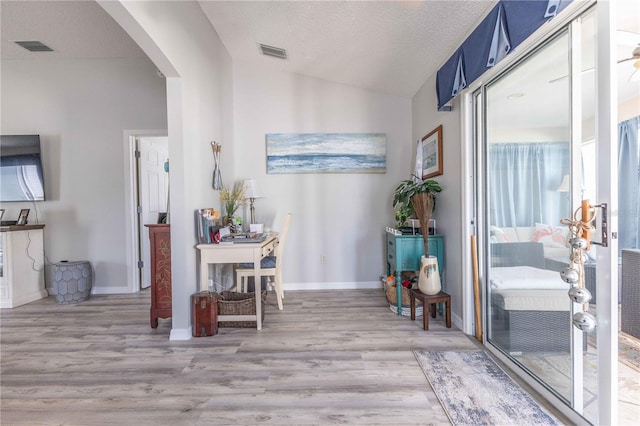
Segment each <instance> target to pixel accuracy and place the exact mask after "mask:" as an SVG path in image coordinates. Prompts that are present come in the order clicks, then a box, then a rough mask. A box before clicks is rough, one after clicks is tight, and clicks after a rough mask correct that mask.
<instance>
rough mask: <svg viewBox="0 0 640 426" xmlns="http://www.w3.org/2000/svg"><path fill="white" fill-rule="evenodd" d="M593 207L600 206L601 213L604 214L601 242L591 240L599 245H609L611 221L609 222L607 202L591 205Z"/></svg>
mask: <svg viewBox="0 0 640 426" xmlns="http://www.w3.org/2000/svg"><path fill="white" fill-rule="evenodd" d="M591 207H593V208H598V209H600V212H601V213H600V215H601V216H602V221H601V227H600V230H601V233H600V234H601V235H600V240H601V242H596V241H589V242H590V243H591V244H595V245H598V246H602V247H609V226H608V224H609V222H608V217H607V203H601V204H596V205H595V206H591Z"/></svg>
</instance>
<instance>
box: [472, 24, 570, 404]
mask: <svg viewBox="0 0 640 426" xmlns="http://www.w3.org/2000/svg"><path fill="white" fill-rule="evenodd" d="M569 51H570V36H569V31H568V30H565V31H563V32H561V33H560V34H558V35H557V36H555V37H554V38H553V39H552V40H550V41H549V42H547V43H546V44H544V45H543V46H541V47H539V48H538V49H537V50H536V51H534V52H532V53H531V54H530V55H529V56H528V57H527V58H525V59H523V60H522V61H520V62H519V63H518V64H516V65H515V66H513V67H512V68H511V69H509V70H508V71H507V72H505V73H503V74H502V75H501V76H499V77H498V78H496V79H495V80H493V81H492V82H490V83H489V84H487V85H486V86H485V88H484V97H485V100H486V108H485V128H486V132H485V138H486V139H485V143H484V144H483V150H484V157H485V170H486V198H485V204H486V205H485V217H486V223H485V229H486V231H487V232H486V234H485V235H486V239H485V248H486V249H485V252H486V253H488V256H487V263H486V276H487V280H486V283H487V284H488V285H487V289H486V294H487V340H488V341H489V343H490V344H491V345H493V346H494V347H496V348H497V349H499V350H500V351H501V352H503V353H504V354H505V355H507V356H508V357H510V358H511V359H512V360H513V361H514V362H516V363H517V364H518V365H519V366H521V367H522V368H523V369H525V370H526V371H527V372H529V373H530V374H532V375H535V376H536V377H538V378H539V379H540V380H541V381H542V382H544V383H545V385H546V386H548V387H549V388H550V389H551V390H552V391H553V392H555V393H556V394H557V395H559V396H560V397H561V398H563V399H564V400H565V401H567V402H569V401H571V399H572V393H573V386H572V379H573V378H574V372H573V371H572V369H570V368H567V367H568V366H570V365H571V354H572V343H571V342H572V332H573V330H572V325H571V317H572V303H571V301H570V300H569V297H568V296H567V292H568V290H569V284H567V283H566V282H564V281H563V280H562V279H561V277H560V273H559V272H560V271H561V270H562V269H563V268H564V267H566V266H567V265H568V263H569V258H570V253H571V251H570V249H569V247H568V246H567V240H568V228H567V227H566V226H564V225H562V224H561V219H563V218H568V217H570V216H571V199H570V189H571V188H570V185H569V184H570V177H571V174H572V172H571V170H572V168H571V152H572V150H571V109H570V107H569V105H570V102H571V92H570V88H569V82H570V78H569V72H570V61H569V59H570V55H569ZM577 337H578V338H580V336H579V335H578V336H577Z"/></svg>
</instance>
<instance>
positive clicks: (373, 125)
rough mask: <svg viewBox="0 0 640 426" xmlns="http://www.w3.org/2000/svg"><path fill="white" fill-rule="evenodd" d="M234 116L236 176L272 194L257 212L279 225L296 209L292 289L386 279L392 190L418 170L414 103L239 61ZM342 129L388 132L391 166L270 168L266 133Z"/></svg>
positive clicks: (288, 277)
mask: <svg viewBox="0 0 640 426" xmlns="http://www.w3.org/2000/svg"><path fill="white" fill-rule="evenodd" d="M234 118H235V121H234V128H235V132H234V133H235V149H236V153H237V155H236V157H235V171H236V177H237V179H246V178H254V179H255V180H256V181H257V183H258V185H259V186H260V188H261V189H262V191H263V192H264V195H265V198H261V199H258V200H257V201H256V204H255V206H256V220H257V221H258V222H263V223H265V225H266V226H268V227H271V228H272V229H275V230H279V229H280V228H281V226H282V222H283V221H284V217H285V214H286V213H287V212H291V213H293V214H294V217H293V221H292V225H291V226H292V228H291V231H290V234H289V237H288V238H289V239H288V240H287V246H286V247H285V268H284V276H283V281H284V286H285V289H287V288H289V289H291V288H306V289H309V288H354V287H371V286H379V285H380V284H379V277H380V275H382V274H386V266H385V265H386V263H385V261H384V243H383V237H384V228H385V226H390V225H394V215H393V209H392V208H391V200H392V194H393V191H394V189H395V187H396V186H397V185H398V184H399V183H400V181H401V180H403V179H408V178H409V174H410V172H411V170H412V150H413V142H412V137H411V101H410V100H409V99H406V98H401V97H397V96H391V95H386V94H382V93H375V92H371V91H367V90H363V89H358V88H354V87H350V86H345V85H342V84H336V83H332V82H328V81H324V80H319V79H315V78H310V77H305V76H301V75H298V74H292V73H284V72H280V71H267V70H264V69H255V68H254V67H250V66H245V65H243V64H239V63H235V64H234ZM338 132H345V133H353V132H363V133H378V132H380V133H386V135H387V172H386V173H385V174H267V173H266V144H265V134H266V133H338ZM323 255H324V256H326V264H322V263H321V256H323ZM381 295H382V293H381Z"/></svg>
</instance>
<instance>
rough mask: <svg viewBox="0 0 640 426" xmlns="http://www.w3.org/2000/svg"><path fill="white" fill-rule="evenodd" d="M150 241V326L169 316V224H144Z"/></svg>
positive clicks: (155, 326) (153, 326)
mask: <svg viewBox="0 0 640 426" xmlns="http://www.w3.org/2000/svg"><path fill="white" fill-rule="evenodd" d="M145 227H147V228H148V229H149V240H150V242H151V250H150V251H151V311H150V316H151V318H150V319H151V328H157V327H158V318H171V232H170V231H171V228H170V225H166V224H159V225H145Z"/></svg>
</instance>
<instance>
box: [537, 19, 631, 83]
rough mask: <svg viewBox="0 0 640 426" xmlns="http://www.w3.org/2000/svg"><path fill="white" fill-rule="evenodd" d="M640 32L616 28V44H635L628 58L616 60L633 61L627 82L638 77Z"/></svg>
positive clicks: (620, 62)
mask: <svg viewBox="0 0 640 426" xmlns="http://www.w3.org/2000/svg"><path fill="white" fill-rule="evenodd" d="M638 40H640V34H637V33H634V32H631V31H624V30H618V46H619V47H626V46H635V48H634V49H633V50H632V52H631V56H630V57H628V58H623V59H620V60H619V61H617V63H618V64H622V63H623V62H627V61H635V62H633V66H634V68H635V70H633V72H632V73H631V74H630V75H629V78H628V79H627V82H628V83H630V82H632V81H635V80H638V79H640V72H639V71H640V41H638ZM593 71H594V68H593V67H589V68H586V69H584V70H582V72H583V73H588V72H593ZM566 78H567V75H563V76H560V77H557V78H554V79H552V80H549V83H556V82H558V81H561V80H564V79H566Z"/></svg>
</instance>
